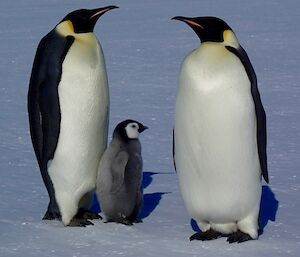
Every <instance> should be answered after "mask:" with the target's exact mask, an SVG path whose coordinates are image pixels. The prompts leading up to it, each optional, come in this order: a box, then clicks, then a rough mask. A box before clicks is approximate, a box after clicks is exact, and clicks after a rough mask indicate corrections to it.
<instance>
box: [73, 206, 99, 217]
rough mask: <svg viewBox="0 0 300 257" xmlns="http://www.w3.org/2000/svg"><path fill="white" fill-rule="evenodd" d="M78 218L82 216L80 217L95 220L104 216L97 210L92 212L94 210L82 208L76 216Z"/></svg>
mask: <svg viewBox="0 0 300 257" xmlns="http://www.w3.org/2000/svg"><path fill="white" fill-rule="evenodd" d="M75 217H76V218H80V219H87V220H95V219H100V220H102V217H101V216H100V215H99V214H98V213H96V212H92V211H88V210H85V209H83V208H80V209H79V210H78V212H77V214H76V216H75Z"/></svg>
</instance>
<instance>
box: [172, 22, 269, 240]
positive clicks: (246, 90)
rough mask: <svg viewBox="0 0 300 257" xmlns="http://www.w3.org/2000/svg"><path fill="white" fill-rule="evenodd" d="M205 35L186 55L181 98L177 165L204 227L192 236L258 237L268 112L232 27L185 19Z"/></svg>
mask: <svg viewBox="0 0 300 257" xmlns="http://www.w3.org/2000/svg"><path fill="white" fill-rule="evenodd" d="M173 19H175V20H180V21H183V22H185V23H186V24H188V25H189V26H190V27H191V28H192V29H193V30H194V31H195V32H196V34H197V35H198V37H199V38H200V40H201V44H200V46H199V47H198V48H197V49H195V50H193V51H192V52H191V53H190V54H189V55H188V56H187V57H186V58H185V60H184V61H183V63H182V66H181V72H180V82H179V89H178V94H177V99H176V110H175V128H174V148H173V153H174V164H175V168H176V171H177V174H178V178H179V184H180V188H181V192H182V196H183V199H184V202H185V205H186V207H187V209H188V211H189V213H190V214H191V216H192V217H193V218H194V219H195V220H196V221H197V223H198V225H199V227H200V228H201V232H198V233H196V234H194V235H192V236H191V237H190V240H194V239H197V240H211V239H215V238H218V237H220V236H227V237H228V238H227V241H228V242H229V243H233V242H243V241H247V240H250V239H256V238H257V237H258V213H259V206H260V198H261V176H263V177H264V179H265V181H266V182H268V171H267V155H266V115H265V111H264V108H263V105H262V103H261V99H260V94H259V91H258V88H257V81H256V75H255V72H254V69H253V67H252V65H251V63H250V60H249V58H248V56H247V54H246V52H245V50H244V49H243V48H242V47H241V46H240V44H239V42H238V39H237V38H236V36H235V34H234V32H233V31H232V29H231V28H230V27H229V26H228V25H227V24H226V23H225V22H224V21H223V20H221V19H219V18H216V17H197V18H188V17H181V16H177V17H174V18H173Z"/></svg>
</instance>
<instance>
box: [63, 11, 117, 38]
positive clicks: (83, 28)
mask: <svg viewBox="0 0 300 257" xmlns="http://www.w3.org/2000/svg"><path fill="white" fill-rule="evenodd" d="M115 8H118V7H117V6H113V5H112V6H106V7H102V8H97V9H91V10H88V9H80V10H76V11H74V12H71V13H69V14H68V15H67V16H66V17H65V18H64V19H63V20H62V21H61V22H64V21H71V22H72V24H73V27H74V32H75V33H87V32H93V30H94V27H95V24H96V22H97V20H98V19H99V18H100V17H101V16H102V15H103V14H104V13H106V12H107V11H109V10H112V9H115Z"/></svg>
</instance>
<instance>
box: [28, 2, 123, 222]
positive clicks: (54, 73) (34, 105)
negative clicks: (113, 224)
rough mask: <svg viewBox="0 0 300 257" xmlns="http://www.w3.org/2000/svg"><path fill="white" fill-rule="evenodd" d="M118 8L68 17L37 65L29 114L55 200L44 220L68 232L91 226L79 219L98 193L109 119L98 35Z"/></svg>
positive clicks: (43, 45)
mask: <svg viewBox="0 0 300 257" xmlns="http://www.w3.org/2000/svg"><path fill="white" fill-rule="evenodd" d="M114 8H117V7H116V6H107V7H104V8H98V9H93V10H86V9H81V10H76V11H74V12H71V13H69V14H68V15H67V16H66V17H65V18H64V19H63V20H62V21H61V22H60V23H59V24H58V25H57V26H56V27H55V28H54V29H53V30H52V31H50V32H49V33H48V34H47V35H46V36H45V37H44V38H43V39H42V40H41V41H40V43H39V46H38V48H37V52H36V56H35V60H34V63H33V68H32V74H31V78H30V85H29V91H28V113H29V123H30V133H31V139H32V143H33V148H34V151H35V154H36V157H37V160H38V164H39V167H40V171H41V174H42V178H43V181H44V183H45V186H46V188H47V191H48V194H49V198H50V202H49V205H48V210H47V212H46V214H45V216H44V219H62V221H63V223H64V225H66V226H67V225H69V226H85V225H88V224H92V223H91V222H90V221H89V220H87V217H89V216H86V215H79V214H78V215H76V214H77V212H78V210H79V209H80V210H81V208H84V209H88V205H89V202H90V199H91V195H92V192H93V191H94V189H95V185H96V175H97V168H98V165H99V162H100V158H101V155H102V153H103V152H104V150H105V148H106V144H107V132H108V115H109V90H108V84H107V74H106V67H105V61H104V56H103V53H102V49H101V46H100V44H99V42H98V39H97V37H96V36H95V34H94V33H93V29H94V26H95V24H96V22H97V20H98V19H99V17H100V16H101V15H103V14H104V13H105V12H107V11H109V10H112V9H114ZM80 213H81V214H83V213H85V212H82V211H80ZM85 214H88V212H86V213H85ZM92 217H93V216H92Z"/></svg>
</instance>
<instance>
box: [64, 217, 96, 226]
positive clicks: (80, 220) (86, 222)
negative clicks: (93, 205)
mask: <svg viewBox="0 0 300 257" xmlns="http://www.w3.org/2000/svg"><path fill="white" fill-rule="evenodd" d="M88 225H94V223H92V222H91V221H89V220H87V219H83V218H76V217H74V218H73V219H72V220H71V222H70V223H69V225H68V226H69V227H86V226H88Z"/></svg>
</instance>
